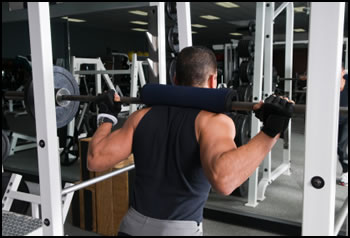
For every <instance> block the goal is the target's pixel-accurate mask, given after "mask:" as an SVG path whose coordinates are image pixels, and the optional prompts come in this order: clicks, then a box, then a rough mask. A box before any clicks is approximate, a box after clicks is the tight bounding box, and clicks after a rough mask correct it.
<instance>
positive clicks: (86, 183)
mask: <svg viewBox="0 0 350 238" xmlns="http://www.w3.org/2000/svg"><path fill="white" fill-rule="evenodd" d="M133 168H135V165H134V164H132V165H129V166H126V167H125V168H122V169H118V170H115V171H113V172H110V173H108V174H104V175H101V176H99V177H96V178H93V179H89V180H87V181H84V182H82V183H79V184H76V185H74V186H70V187H68V188H65V189H63V190H62V196H64V195H66V194H68V193H71V192H75V191H77V190H80V189H82V188H85V187H88V186H90V185H93V184H95V183H98V182H101V181H103V180H106V179H108V178H111V177H113V176H115V175H118V174H121V173H124V172H126V171H129V170H132V169H133Z"/></svg>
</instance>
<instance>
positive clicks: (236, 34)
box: [230, 32, 243, 36]
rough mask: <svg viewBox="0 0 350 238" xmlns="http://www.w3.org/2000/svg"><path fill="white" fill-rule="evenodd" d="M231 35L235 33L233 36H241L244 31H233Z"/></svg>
mask: <svg viewBox="0 0 350 238" xmlns="http://www.w3.org/2000/svg"><path fill="white" fill-rule="evenodd" d="M230 35H233V36H241V35H243V34H242V33H239V32H233V33H230Z"/></svg>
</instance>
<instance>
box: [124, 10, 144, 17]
mask: <svg viewBox="0 0 350 238" xmlns="http://www.w3.org/2000/svg"><path fill="white" fill-rule="evenodd" d="M129 13H132V14H136V15H140V16H147V15H148V13H147V12H144V11H139V10H135V11H129Z"/></svg>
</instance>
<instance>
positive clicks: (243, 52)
mask: <svg viewBox="0 0 350 238" xmlns="http://www.w3.org/2000/svg"><path fill="white" fill-rule="evenodd" d="M237 53H238V56H239V57H241V58H249V57H254V41H252V40H240V41H239V42H238V46H237Z"/></svg>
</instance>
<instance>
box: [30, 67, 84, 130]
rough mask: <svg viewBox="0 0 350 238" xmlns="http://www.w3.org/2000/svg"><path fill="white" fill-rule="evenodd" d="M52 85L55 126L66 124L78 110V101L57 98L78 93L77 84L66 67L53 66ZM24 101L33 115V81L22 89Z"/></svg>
mask: <svg viewBox="0 0 350 238" xmlns="http://www.w3.org/2000/svg"><path fill="white" fill-rule="evenodd" d="M53 72H54V87H55V96H56V121H57V128H61V127H64V126H65V125H67V124H68V123H69V122H70V121H71V120H73V118H74V117H75V115H76V113H77V112H78V110H79V102H78V101H74V102H68V101H61V100H57V98H59V97H60V96H62V95H80V93H79V86H78V84H77V82H76V81H75V79H74V77H73V75H72V74H71V73H70V72H68V71H67V70H66V69H64V68H62V67H59V66H54V67H53ZM24 98H25V100H24V102H25V105H26V110H27V112H28V113H29V114H30V115H32V116H33V117H35V108H34V95H33V83H32V81H30V82H29V83H28V84H27V85H26V87H25V90H24Z"/></svg>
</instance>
